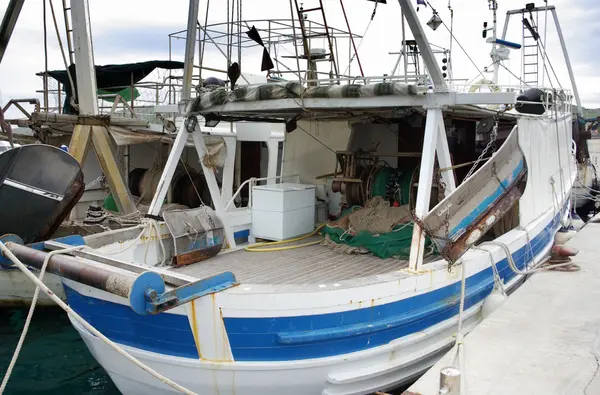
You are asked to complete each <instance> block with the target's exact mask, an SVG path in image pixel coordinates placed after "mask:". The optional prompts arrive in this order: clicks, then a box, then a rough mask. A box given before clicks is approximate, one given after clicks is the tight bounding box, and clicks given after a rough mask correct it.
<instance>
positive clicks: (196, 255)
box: [173, 244, 223, 267]
mask: <svg viewBox="0 0 600 395" xmlns="http://www.w3.org/2000/svg"><path fill="white" fill-rule="evenodd" d="M221 248H223V244H218V245H215V246H212V247H206V248H204V249H201V250H194V251H191V252H186V253H185V254H180V255H175V257H174V258H173V264H174V265H175V266H177V267H180V266H185V265H190V264H192V263H197V262H202V261H204V260H207V259H209V258H212V257H214V256H215V255H217V254H218V253H219V251H221Z"/></svg>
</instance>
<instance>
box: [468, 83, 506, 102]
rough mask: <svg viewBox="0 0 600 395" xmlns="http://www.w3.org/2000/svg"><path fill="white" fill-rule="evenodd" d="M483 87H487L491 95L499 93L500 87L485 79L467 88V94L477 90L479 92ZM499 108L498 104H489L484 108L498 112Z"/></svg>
mask: <svg viewBox="0 0 600 395" xmlns="http://www.w3.org/2000/svg"><path fill="white" fill-rule="evenodd" d="M484 86H487V87H488V89H489V90H490V92H492V93H496V92H500V87H499V86H498V85H496V84H494V83H493V82H492V81H490V80H488V79H487V78H482V79H480V80H479V81H477V82H476V83H474V84H473V85H471V87H470V88H469V93H475V92H477V91H478V90H480V89H481V88H483V87H484ZM499 107H500V106H499V105H498V104H490V105H488V106H486V107H485V108H487V109H488V110H498V108H499Z"/></svg>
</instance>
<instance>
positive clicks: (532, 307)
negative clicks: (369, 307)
mask: <svg viewBox="0 0 600 395" xmlns="http://www.w3.org/2000/svg"><path fill="white" fill-rule="evenodd" d="M567 245H568V246H570V247H575V248H578V249H579V254H578V255H577V256H576V257H574V259H573V262H574V263H577V264H578V265H580V266H581V270H580V271H578V272H558V271H548V272H546V271H544V272H540V273H536V274H534V275H533V276H532V277H531V278H529V280H528V281H526V282H525V284H523V285H522V286H521V288H519V289H518V290H517V291H516V292H515V293H514V294H513V295H511V296H510V297H509V298H508V299H507V300H506V301H505V302H504V303H503V304H502V305H501V306H500V307H499V308H498V309H497V310H496V311H494V312H493V313H492V314H491V315H490V316H489V317H487V318H486V319H485V320H484V321H483V322H482V323H481V324H480V325H479V326H477V327H476V328H475V329H474V330H473V331H472V332H471V333H470V334H469V335H467V336H466V338H465V342H464V351H465V354H464V355H465V358H464V360H465V366H464V368H463V370H462V374H463V376H464V388H463V391H462V394H463V395H464V394H468V395H516V394H519V395H521V394H527V395H537V394H539V395H542V394H543V395H552V394H561V395H579V394H583V395H600V374H598V372H599V370H600V223H589V224H587V225H586V226H585V227H584V228H583V229H582V230H581V231H580V232H579V233H578V234H577V235H576V236H575V237H574V238H573V239H571V240H570V241H569V242H568V244H567ZM453 353H454V350H452V351H451V352H450V353H449V354H448V355H446V356H445V357H444V358H442V360H441V361H440V362H438V363H437V364H436V365H435V366H434V367H433V368H431V369H430V370H429V371H428V372H427V373H426V374H425V375H424V376H423V377H421V378H420V379H419V380H418V381H417V382H416V383H415V384H413V385H412V386H411V387H410V388H409V389H408V390H407V391H408V392H407V393H413V394H421V395H437V394H438V391H439V382H440V369H441V368H442V367H445V366H449V365H451V359H452V356H453V355H454V354H453ZM407 393H405V394H407Z"/></svg>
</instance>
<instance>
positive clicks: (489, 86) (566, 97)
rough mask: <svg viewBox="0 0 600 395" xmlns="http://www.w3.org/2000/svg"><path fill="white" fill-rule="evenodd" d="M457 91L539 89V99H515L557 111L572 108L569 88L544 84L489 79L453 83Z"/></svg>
mask: <svg viewBox="0 0 600 395" xmlns="http://www.w3.org/2000/svg"><path fill="white" fill-rule="evenodd" d="M453 88H454V89H455V90H456V91H457V92H462V93H475V92H485V91H489V92H515V93H517V94H518V95H520V94H522V93H524V92H526V91H528V90H530V89H539V90H540V91H542V92H543V94H542V95H541V98H542V100H541V101H527V100H517V103H519V104H520V105H523V104H542V105H543V106H544V107H545V108H546V110H552V112H554V110H558V112H559V113H571V112H572V110H573V108H572V107H573V103H572V100H573V97H574V96H573V93H572V91H571V90H570V89H563V88H560V89H557V88H553V87H545V86H532V85H530V84H528V85H510V84H506V85H503V84H494V83H492V82H491V81H486V82H484V83H475V84H453Z"/></svg>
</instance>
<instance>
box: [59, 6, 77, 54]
mask: <svg viewBox="0 0 600 395" xmlns="http://www.w3.org/2000/svg"><path fill="white" fill-rule="evenodd" d="M67 2H68V3H69V4H68V5H67ZM62 4H63V13H64V15H65V30H66V32H67V49H68V51H69V61H70V62H71V63H70V64H73V63H75V60H74V59H73V56H74V55H75V50H74V49H73V28H72V26H71V13H70V11H71V0H62Z"/></svg>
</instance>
